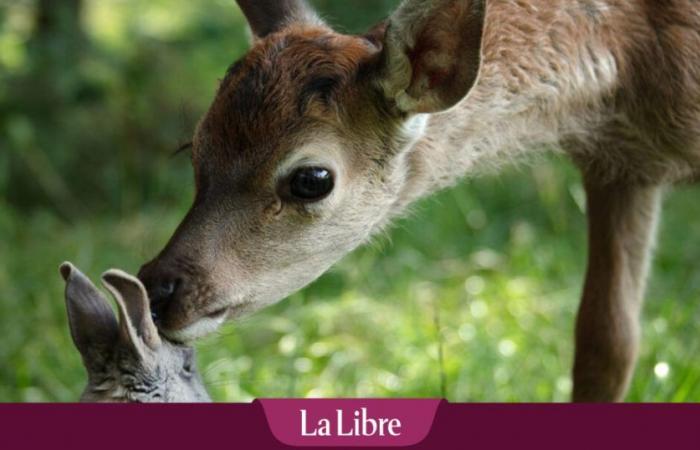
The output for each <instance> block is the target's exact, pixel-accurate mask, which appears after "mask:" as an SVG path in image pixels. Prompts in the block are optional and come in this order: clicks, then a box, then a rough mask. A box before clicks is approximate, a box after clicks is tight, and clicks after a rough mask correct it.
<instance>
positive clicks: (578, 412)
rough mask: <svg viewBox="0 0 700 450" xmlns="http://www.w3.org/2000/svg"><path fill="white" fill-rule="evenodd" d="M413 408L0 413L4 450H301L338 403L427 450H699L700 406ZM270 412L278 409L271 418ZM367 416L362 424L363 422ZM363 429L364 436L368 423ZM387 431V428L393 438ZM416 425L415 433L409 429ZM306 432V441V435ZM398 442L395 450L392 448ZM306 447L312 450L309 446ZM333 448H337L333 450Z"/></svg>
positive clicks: (396, 404)
mask: <svg viewBox="0 0 700 450" xmlns="http://www.w3.org/2000/svg"><path fill="white" fill-rule="evenodd" d="M273 402H274V401H273ZM404 402H405V401H401V400H354V401H352V402H350V403H346V402H340V403H333V402H329V403H325V402H322V401H321V402H319V401H316V400H296V401H293V402H291V403H289V404H282V403H280V404H277V405H274V403H270V401H263V402H260V401H256V402H254V403H252V404H209V405H134V404H124V405H94V404H93V405H87V404H84V405H75V404H62V405H56V404H44V405H29V404H26V405H10V404H5V405H1V404H0V448H3V449H42V448H47V449H48V448H70V449H75V450H81V449H90V450H93V449H95V448H99V449H100V450H112V449H114V450H125V449H136V448H165V449H168V450H178V449H183V450H192V449H198V448H205V449H217V450H225V449H229V448H230V449H265V450H274V449H292V448H299V447H291V446H289V445H286V444H284V443H282V442H281V441H280V439H286V438H285V437H284V436H285V433H290V434H291V433H293V432H294V430H295V429H296V428H295V423H296V425H297V426H300V422H298V421H299V420H300V417H299V416H297V417H296V418H295V417H294V414H292V413H293V411H294V409H296V408H300V407H301V408H302V409H306V410H307V419H308V420H310V421H313V420H314V419H317V422H316V424H318V420H320V419H321V418H324V417H323V416H326V415H327V414H329V413H331V414H332V412H333V411H332V410H331V409H333V408H335V409H336V411H335V412H336V416H335V417H336V418H337V409H338V407H337V406H334V405H338V404H339V405H341V406H340V409H341V410H342V411H344V414H343V420H344V421H345V420H347V419H348V418H349V416H347V415H346V414H345V411H346V410H347V412H348V413H350V414H352V417H353V418H354V417H355V415H354V410H356V409H357V408H358V407H359V408H360V409H361V408H362V407H363V406H364V407H366V408H367V416H366V417H367V418H372V417H373V418H374V419H376V418H377V417H382V416H387V417H384V418H388V417H389V416H392V415H396V418H399V419H401V418H404V420H406V422H402V425H403V426H406V427H407V428H405V429H404V428H402V429H403V430H404V432H406V433H410V435H411V436H418V435H419V434H420V433H419V432H418V431H420V430H419V429H423V427H424V425H425V424H426V423H428V424H429V422H432V426H431V427H430V425H428V426H429V427H430V430H429V432H428V434H427V436H426V437H425V439H423V440H422V441H421V442H419V443H418V444H416V445H414V446H411V448H412V449H419V450H420V449H440V450H449V449H489V450H492V449H508V450H513V449H518V448H525V447H528V448H529V447H535V446H536V447H537V448H538V449H557V450H560V449H562V448H566V449H567V450H569V449H571V450H578V449H581V450H583V449H585V450H590V449H592V448H634V449H635V450H641V449H653V450H659V449H661V448H698V447H700V431H699V430H700V429H699V428H698V424H700V405H634V404H630V405H488V404H483V405H471V404H450V403H447V402H441V403H439V404H438V407H437V412H436V413H435V417H434V420H430V419H429V417H430V414H428V413H427V412H428V409H429V407H428V405H430V403H425V404H423V403H422V402H417V403H415V405H411V404H410V403H404ZM270 405H273V406H272V409H271V408H270ZM280 405H281V409H279V408H280ZM414 407H418V408H424V409H425V411H423V412H419V413H418V415H420V418H418V415H415V416H414V415H413V413H411V412H409V413H408V414H406V412H403V411H400V410H401V409H405V408H414ZM266 411H267V412H268V414H270V412H272V414H270V417H271V418H272V423H271V424H268V421H267V419H266ZM280 411H281V412H280ZM289 411H291V413H290V412H289ZM397 411H398V412H397ZM286 414H292V415H291V417H290V418H289V420H291V422H290V423H291V424H290V425H289V426H288V428H289V429H288V430H287V431H284V430H282V431H279V430H277V431H275V429H276V428H277V426H278V424H276V423H275V422H276V421H277V419H278V418H283V416H284V415H286ZM331 417H333V416H331ZM358 417H359V418H361V417H362V414H361V413H360V415H359V416H358ZM423 418H425V421H424V420H423ZM414 419H415V420H416V421H415V422H414V421H413V420H414ZM285 420H286V419H285ZM311 423H312V422H307V424H311ZM358 423H359V424H360V425H359V426H360V430H361V429H362V428H361V427H362V424H361V422H358ZM388 424H389V422H386V421H385V422H384V425H385V430H387V426H388ZM347 425H350V428H352V429H353V430H354V429H356V428H355V427H354V421H353V420H351V421H350V422H345V425H344V428H343V431H344V432H347V431H348V430H349V428H346V426H347ZM366 425H367V428H366V429H365V430H366V431H367V432H368V433H369V431H371V428H372V427H371V425H369V422H367V424H366ZM414 426H415V427H416V429H415V430H412V429H410V428H413V427H414ZM317 429H318V427H317ZM336 430H337V429H336ZM393 430H394V432H396V431H397V430H398V428H397V427H396V426H394V427H393ZM298 431H299V432H301V428H298ZM414 431H415V434H414ZM276 436H278V437H279V438H280V439H278V438H277V437H276ZM405 436H408V434H406V435H405ZM355 437H356V436H355ZM355 437H353V438H352V439H354V438H355ZM307 438H309V436H307ZM414 438H415V437H414ZM348 440H350V438H348ZM367 442H369V441H367ZM390 442H391V441H388V442H387V445H391V443H390ZM393 442H394V443H396V442H397V441H393ZM304 445H309V443H308V442H307V441H304ZM311 445H313V443H311ZM346 445H347V444H346ZM380 445H382V446H381V447H380V446H375V447H366V448H386V447H385V446H384V444H380ZM325 447H326V448H333V446H332V445H327V446H325ZM308 448H318V447H308ZM394 448H396V447H394Z"/></svg>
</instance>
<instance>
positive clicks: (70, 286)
mask: <svg viewBox="0 0 700 450" xmlns="http://www.w3.org/2000/svg"><path fill="white" fill-rule="evenodd" d="M60 271H61V275H62V276H63V279H64V280H65V282H66V291H65V297H66V310H67V311H68V324H69V326H70V332H71V337H72V338H73V342H74V343H75V346H76V347H77V349H78V351H80V354H81V355H82V357H83V362H84V364H85V367H86V368H87V369H88V371H95V370H98V369H100V368H101V367H102V366H103V365H104V362H105V360H106V358H107V357H108V355H109V354H110V353H111V351H112V349H113V347H114V344H115V343H116V341H117V337H118V326H117V320H116V319H115V317H114V312H112V308H110V306H109V303H107V299H105V298H104V296H103V295H102V294H101V293H100V291H98V290H97V288H96V287H95V285H93V284H92V282H91V281H90V280H89V279H88V278H87V277H86V276H85V275H83V273H82V272H80V271H79V270H78V269H76V268H75V266H73V265H72V264H71V263H68V262H66V263H63V264H61V268H60Z"/></svg>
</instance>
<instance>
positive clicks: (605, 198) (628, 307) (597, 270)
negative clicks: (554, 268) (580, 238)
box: [573, 177, 661, 402]
mask: <svg viewBox="0 0 700 450" xmlns="http://www.w3.org/2000/svg"><path fill="white" fill-rule="evenodd" d="M584 178H585V177H584ZM585 184H586V194H587V205H588V251H589V253H588V270H587V274H586V281H585V285H584V288H583V298H582V301H581V306H580V308H579V312H578V318H577V322H576V356H575V361H574V392H573V400H574V401H577V402H608V401H621V400H623V399H624V395H625V392H626V390H627V387H628V385H629V382H630V379H631V377H632V373H633V371H634V367H635V363H636V359H637V350H638V345H639V334H640V333H639V315H640V310H641V306H642V302H643V297H644V290H645V284H646V277H647V273H648V269H649V262H650V259H651V250H652V247H653V242H654V239H655V229H656V222H657V216H658V211H659V204H660V197H661V196H660V190H661V188H659V187H658V186H633V185H628V184H616V183H610V184H605V185H601V184H598V183H595V182H593V181H592V180H586V182H585Z"/></svg>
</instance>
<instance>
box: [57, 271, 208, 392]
mask: <svg viewBox="0 0 700 450" xmlns="http://www.w3.org/2000/svg"><path fill="white" fill-rule="evenodd" d="M61 275H62V276H63V279H64V280H65V282H66V294H65V295H66V308H67V310H68V322H69V325H70V331H71V336H72V337H73V342H74V343H75V346H76V347H77V348H78V350H79V351H80V354H81V355H82V357H83V364H84V365H85V368H86V369H87V372H88V385H87V387H86V388H85V390H84V392H83V395H82V396H81V400H82V401H86V402H119V401H128V402H206V401H209V396H208V395H207V392H206V390H205V388H204V385H203V383H202V380H201V378H200V376H199V374H198V373H197V370H196V367H195V357H194V349H192V348H190V347H185V346H181V345H175V344H172V343H170V342H168V341H165V340H162V339H161V338H160V337H159V335H158V330H157V329H156V327H155V325H154V323H153V319H152V318H151V312H150V306H149V304H148V297H147V296H146V291H145V290H144V288H143V285H142V284H141V282H140V281H139V280H138V279H136V278H134V277H132V276H130V275H127V274H126V273H124V272H122V271H119V270H110V271H108V272H106V273H105V274H104V275H103V276H102V282H103V284H104V285H105V287H106V288H107V289H108V290H109V292H110V293H111V294H112V296H113V297H114V299H115V301H116V304H117V310H118V312H119V314H118V315H119V321H117V319H116V318H115V316H114V313H113V312H112V308H110V306H109V304H108V303H107V300H106V299H105V298H104V296H103V295H102V294H101V293H100V291H98V290H97V288H96V287H95V286H94V285H93V284H92V282H91V281H90V280H89V279H88V278H87V277H86V276H85V275H83V274H82V273H81V272H80V271H79V270H78V269H76V268H75V267H74V266H73V265H72V264H70V263H64V264H63V265H61Z"/></svg>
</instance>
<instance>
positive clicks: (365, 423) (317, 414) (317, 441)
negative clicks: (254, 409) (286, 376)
mask: <svg viewBox="0 0 700 450" xmlns="http://www.w3.org/2000/svg"><path fill="white" fill-rule="evenodd" d="M260 403H261V404H262V406H263V409H264V410H265V416H266V418H267V422H268V424H269V425H270V429H271V430H272V434H273V435H274V436H275V437H276V438H277V440H279V441H280V442H282V443H284V444H288V445H293V446H296V447H304V446H307V447H377V446H382V447H408V446H411V445H415V444H418V443H419V442H422V441H423V439H425V437H426V436H427V435H428V432H429V431H430V428H431V427H432V425H433V419H435V413H436V412H437V409H438V406H439V404H440V400H391V401H388V400H286V399H284V400H282V399H280V400H260Z"/></svg>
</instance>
